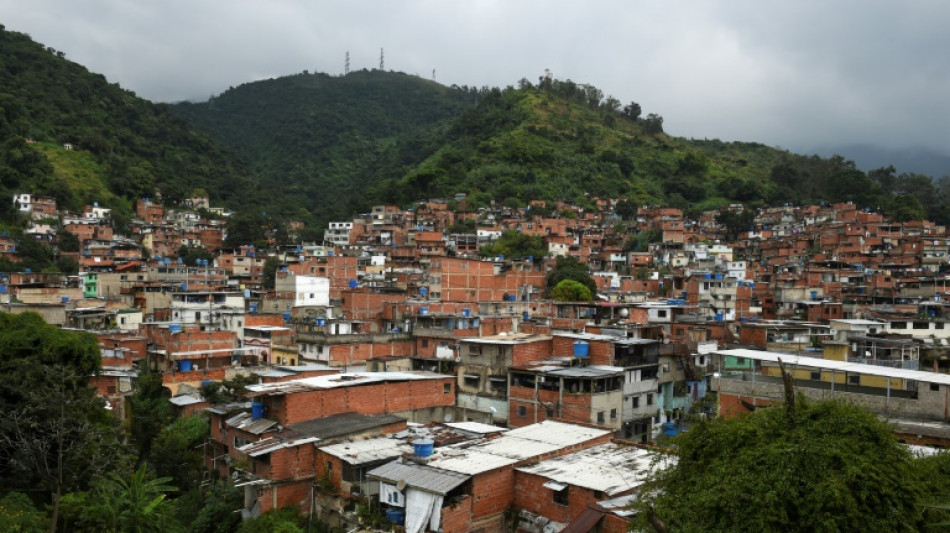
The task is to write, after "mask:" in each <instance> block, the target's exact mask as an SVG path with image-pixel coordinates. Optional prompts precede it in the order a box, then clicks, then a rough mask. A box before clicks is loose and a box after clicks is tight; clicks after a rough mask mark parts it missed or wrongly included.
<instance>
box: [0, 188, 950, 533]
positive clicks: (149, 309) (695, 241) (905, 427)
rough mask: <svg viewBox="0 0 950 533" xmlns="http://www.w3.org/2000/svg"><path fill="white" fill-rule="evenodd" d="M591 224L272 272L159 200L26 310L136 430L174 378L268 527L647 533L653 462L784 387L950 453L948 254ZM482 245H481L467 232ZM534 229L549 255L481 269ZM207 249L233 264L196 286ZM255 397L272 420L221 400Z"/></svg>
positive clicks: (918, 233)
mask: <svg viewBox="0 0 950 533" xmlns="http://www.w3.org/2000/svg"><path fill="white" fill-rule="evenodd" d="M14 202H15V204H16V207H17V209H18V210H20V211H22V212H23V213H24V214H26V213H31V216H32V218H33V219H34V220H36V221H37V223H39V222H41V221H45V220H47V219H49V218H50V217H54V216H57V212H56V210H55V203H54V204H53V205H50V204H49V201H46V200H44V199H37V198H35V197H31V196H30V195H17V197H15V199H14ZM591 204H592V205H594V206H596V208H595V209H590V208H588V209H583V208H580V207H578V206H573V205H567V204H560V203H559V204H558V205H556V206H544V205H541V204H540V203H535V204H533V205H532V206H531V208H529V209H527V210H526V209H514V208H508V207H497V208H496V207H491V208H482V209H479V210H473V211H471V212H467V211H466V209H465V206H464V199H463V198H459V199H457V200H453V201H428V202H424V203H420V204H418V205H417V206H415V207H414V208H413V209H410V210H406V209H400V208H399V207H396V206H377V207H374V208H373V209H372V211H371V212H370V213H366V214H363V215H361V216H359V217H356V218H354V219H353V220H352V221H345V222H331V223H330V224H329V227H328V228H327V231H326V233H325V238H324V241H323V242H322V243H314V244H305V243H302V244H300V245H291V246H273V247H271V248H270V249H268V250H260V249H256V248H254V247H253V246H251V245H250V244H248V245H246V246H241V247H239V248H236V249H225V248H223V247H222V243H223V242H224V237H225V236H226V232H227V226H226V220H227V217H226V216H224V215H225V213H220V212H218V214H219V215H221V216H220V218H218V219H214V220H208V219H205V218H202V216H199V214H198V213H201V214H202V215H207V214H208V213H212V212H215V211H214V210H212V208H210V207H209V206H208V204H207V200H206V199H203V198H196V199H194V200H192V201H191V202H190V205H189V206H186V208H183V209H180V210H169V211H168V212H166V211H165V210H164V208H163V207H162V206H161V205H159V204H156V203H153V202H151V201H149V200H147V199H142V200H140V201H139V202H138V203H137V210H136V214H137V218H136V219H135V220H134V221H133V222H132V224H131V227H130V229H129V235H130V237H120V236H117V235H115V234H114V233H113V231H114V230H113V229H112V226H111V224H110V223H109V222H108V218H109V213H108V210H102V209H99V208H97V207H96V206H91V207H90V208H87V210H86V212H84V213H83V215H82V216H79V217H74V216H69V215H59V216H60V217H61V218H60V228H61V231H67V232H70V233H73V234H75V235H76V236H77V237H79V241H80V251H79V252H77V254H78V257H79V258H81V272H80V275H79V276H77V277H67V276H64V275H62V274H54V273H30V272H18V273H15V272H11V273H6V274H3V275H2V277H0V308H2V310H3V311H6V312H25V311H34V312H39V313H41V314H42V315H43V316H44V318H45V319H46V320H47V321H48V322H51V323H54V324H59V325H62V326H63V327H68V328H78V329H84V330H88V331H91V332H92V333H94V334H95V335H97V337H98V339H99V344H100V346H101V348H102V354H103V366H104V371H103V372H102V373H101V374H100V375H98V376H96V377H94V378H93V380H94V383H95V385H96V386H97V388H98V390H99V392H100V394H101V395H102V396H103V397H104V398H106V399H107V400H108V401H109V404H110V407H111V408H112V409H113V411H114V412H115V413H116V415H117V416H120V417H126V416H129V415H130V413H129V412H128V411H129V409H128V406H127V403H126V400H127V399H128V397H129V396H130V395H131V394H132V393H133V392H134V386H135V380H136V377H137V376H138V375H139V374H140V373H142V372H146V371H151V372H160V373H161V374H162V377H163V382H164V384H165V386H166V387H167V388H168V390H169V391H170V394H171V399H170V401H171V402H172V404H173V405H174V406H175V407H176V409H178V410H179V412H180V413H182V414H191V413H195V412H199V411H201V412H204V413H206V414H207V415H208V416H210V419H211V435H210V438H209V443H208V446H207V454H206V457H207V462H208V468H209V470H211V471H216V472H218V473H219V474H220V475H222V476H228V477H229V478H230V479H231V480H232V481H233V482H234V484H235V485H237V486H241V487H244V490H245V494H246V498H245V506H244V510H243V512H244V513H245V515H246V516H255V515H256V514H258V513H260V512H263V511H266V510H267V509H271V508H275V507H280V506H283V505H287V504H295V505H298V506H299V507H300V509H301V511H302V512H305V513H308V514H310V515H312V516H314V517H315V518H318V519H320V520H323V521H325V522H328V523H331V524H336V525H342V526H346V527H348V528H349V529H352V528H355V527H360V526H361V525H362V527H369V525H370V524H371V523H375V522H373V521H374V520H382V521H383V522H386V521H388V522H392V523H398V524H400V525H401V527H404V528H405V530H406V531H408V532H411V533H417V532H421V531H443V532H445V533H454V532H463V531H502V530H510V529H513V528H517V529H520V530H524V531H531V532H551V533H555V532H558V531H566V532H571V533H573V532H582V531H592V530H595V528H597V529H596V530H598V531H618V532H619V531H624V530H625V529H626V527H627V525H628V520H629V518H630V512H631V511H630V510H629V504H630V503H631V501H632V500H633V498H635V496H636V493H637V491H638V489H639V487H640V485H641V484H642V483H643V481H644V480H645V479H646V478H647V477H648V476H649V475H650V474H651V473H652V472H654V471H655V470H656V469H658V468H665V467H667V466H668V465H669V463H670V462H671V461H674V460H675V459H672V458H668V457H667V458H663V456H658V455H657V454H656V453H655V452H654V451H653V450H654V445H655V444H656V443H657V442H660V443H662V442H663V440H664V438H666V437H668V436H673V435H676V434H678V433H679V432H681V431H687V430H688V428H689V425H690V424H691V423H694V422H695V421H697V420H701V419H704V418H706V417H709V416H734V415H736V414H738V413H741V412H748V411H753V410H755V409H760V408H763V407H766V406H769V405H771V404H774V403H777V402H780V401H781V400H782V398H783V384H782V378H781V376H780V374H779V370H778V365H779V361H780V360H781V362H783V363H784V364H785V366H786V368H789V369H790V371H791V372H792V375H793V378H794V381H795V384H796V386H797V388H798V390H799V391H801V392H803V393H804V394H807V395H810V396H813V397H817V398H825V397H842V398H848V399H849V400H850V401H853V402H856V403H860V404H862V405H866V406H867V407H868V408H870V409H872V410H873V411H874V412H876V413H878V414H879V415H880V416H882V417H884V418H886V419H888V420H889V421H890V423H891V424H892V427H893V428H894V432H895V434H897V435H898V436H899V438H901V439H902V440H904V441H905V442H908V443H912V444H929V445H936V446H946V445H947V444H948V443H950V374H948V373H947V369H948V367H950V359H948V351H950V343H948V339H950V328H946V327H945V324H946V319H945V317H946V314H947V313H948V312H950V309H948V307H947V298H948V297H950V294H948V292H950V291H948V287H947V281H948V277H947V271H948V270H950V263H948V257H947V252H948V250H950V242H948V238H947V234H946V228H944V227H942V226H935V225H934V224H932V223H928V222H920V221H918V222H906V223H894V222H890V221H888V220H886V219H885V218H884V217H882V216H881V215H879V214H877V213H873V212H870V211H867V210H861V209H859V208H858V207H857V206H855V205H852V204H833V205H816V206H808V207H791V206H786V207H778V208H768V209H763V210H760V211H758V212H757V213H756V216H755V221H754V223H753V224H751V225H750V226H749V227H746V228H740V230H739V231H738V232H736V231H735V228H732V232H731V233H730V232H729V231H728V230H727V228H725V227H724V226H723V225H722V224H720V223H718V222H717V213H714V212H710V213H704V214H703V215H702V216H700V217H699V219H697V220H689V219H687V218H685V217H684V215H683V212H682V211H681V210H678V209H672V208H660V207H642V208H640V209H638V210H636V213H635V214H634V213H629V212H628V210H626V209H624V210H623V212H624V213H626V216H625V217H624V216H621V215H620V214H618V212H619V211H621V210H620V209H618V207H619V204H618V202H616V201H613V200H598V199H591ZM199 208H200V209H199ZM536 208H537V209H536ZM552 208H553V209H552ZM742 209H743V208H742V206H732V207H730V208H727V209H726V210H725V211H740V210H742ZM537 213H548V214H544V215H541V214H537ZM468 218H472V219H475V231H474V233H472V232H470V231H469V232H465V233H453V230H458V229H460V228H464V224H460V223H461V222H463V221H464V220H465V219H468ZM720 219H721V218H720ZM34 227H35V226H34ZM107 228H108V229H107ZM510 230H516V231H518V232H520V233H523V234H528V235H537V236H540V237H542V239H543V242H544V243H545V245H546V246H547V248H548V252H549V253H548V255H547V256H546V257H525V258H510V257H508V258H506V257H480V256H479V250H480V248H481V247H482V246H483V245H484V244H487V243H489V242H492V241H494V240H497V239H498V238H500V237H501V236H502V235H503V234H504V232H506V231H510ZM730 234H732V235H735V234H737V235H738V236H737V238H733V239H729V238H728V236H729V235H730ZM29 235H36V237H37V238H41V239H43V238H47V237H43V236H41V234H40V233H37V232H34V233H31V234H29ZM647 235H649V236H650V238H649V239H644V238H642V237H643V236H647ZM637 236H639V237H640V238H636V237H637ZM51 242H56V239H55V237H52V238H51ZM182 244H184V245H188V246H199V245H200V246H202V247H204V248H205V249H207V250H209V251H211V252H212V253H213V254H214V257H215V259H214V260H213V261H208V262H204V261H198V264H194V265H189V264H183V263H182V262H180V261H178V259H177V258H176V257H175V254H176V253H177V250H178V248H179V247H180V246H181V245H182ZM14 246H15V244H14ZM124 250H125V251H129V253H128V254H126V253H125V252H124ZM6 253H10V254H12V255H14V256H15V249H13V250H8V252H6ZM558 256H572V257H574V258H576V259H578V260H579V261H580V262H582V263H584V264H587V265H589V266H590V269H591V275H592V277H593V279H594V281H595V283H596V285H597V291H596V292H597V294H596V296H595V298H594V299H593V300H592V301H582V302H566V301H555V300H551V299H548V298H547V297H546V294H547V291H548V289H549V287H547V281H546V280H547V274H548V273H549V272H551V270H552V269H553V268H554V267H555V260H556V257H558ZM146 257H147V258H148V259H145V258H146ZM268 257H276V258H277V259H278V260H279V264H280V266H279V267H278V269H277V272H275V273H274V282H273V283H274V285H273V288H270V287H268V288H264V286H263V284H262V280H263V277H264V263H265V261H266V260H267V258H268ZM238 376H250V377H251V378H252V380H253V381H254V383H255V384H253V385H250V386H249V387H248V388H247V390H248V399H249V400H250V401H248V402H239V403H233V404H210V403H209V402H207V401H206V400H205V398H203V397H202V396H201V387H202V385H203V384H207V383H209V382H221V381H225V380H232V379H234V378H236V377H238ZM368 502H371V505H368V506H367V503H368ZM366 509H370V510H371V512H367V511H366ZM372 513H375V515H372ZM374 516H375V518H374ZM380 523H382V522H380Z"/></svg>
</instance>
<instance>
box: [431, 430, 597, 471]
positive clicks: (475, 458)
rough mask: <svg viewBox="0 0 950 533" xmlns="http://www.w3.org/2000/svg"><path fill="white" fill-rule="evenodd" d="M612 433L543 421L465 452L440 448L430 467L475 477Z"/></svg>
mask: <svg viewBox="0 0 950 533" xmlns="http://www.w3.org/2000/svg"><path fill="white" fill-rule="evenodd" d="M609 434H610V431H609V430H605V429H598V428H592V427H587V426H580V425H577V424H568V423H565V422H558V421H555V420H544V421H542V422H539V423H537V424H531V425H530V426H524V427H520V428H517V429H512V430H509V431H508V432H507V433H505V434H504V435H502V436H500V437H497V438H495V439H492V440H490V441H488V442H486V443H484V444H479V445H476V446H469V447H466V448H464V449H460V448H453V447H451V446H445V447H442V448H440V449H439V451H440V453H441V457H439V458H436V459H434V460H432V461H430V462H429V464H430V465H431V466H435V467H438V468H441V469H444V470H451V471H453V472H459V473H462V474H469V475H474V474H478V473H481V472H488V471H490V470H494V469H496V468H499V467H502V466H507V465H511V464H515V463H517V462H520V461H523V460H525V459H530V458H532V457H540V456H542V455H545V454H548V453H552V452H556V451H558V450H561V449H564V448H568V447H572V446H576V445H578V444H581V443H584V442H587V441H589V440H591V439H595V438H598V437H602V436H604V435H609Z"/></svg>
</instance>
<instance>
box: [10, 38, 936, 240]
mask: <svg viewBox="0 0 950 533" xmlns="http://www.w3.org/2000/svg"><path fill="white" fill-rule="evenodd" d="M0 28H2V27H0ZM641 115H642V113H641V110H640V106H639V105H637V104H635V103H630V104H628V105H626V106H623V105H622V104H621V103H620V102H618V101H617V100H615V99H613V98H610V97H608V98H604V97H603V94H602V93H601V92H600V91H599V90H597V89H596V88H595V87H593V86H590V85H581V84H576V83H574V82H571V81H569V80H568V81H559V80H553V79H549V78H544V79H542V80H540V82H539V84H538V85H537V86H534V85H532V84H530V83H528V82H527V80H522V81H521V83H520V84H519V88H517V89H515V88H511V87H509V88H506V89H488V88H482V89H478V90H475V89H470V88H467V87H463V88H458V87H454V86H453V87H445V86H442V85H439V84H437V83H434V82H432V81H429V80H424V79H422V78H419V77H417V76H410V75H407V74H402V73H394V72H383V71H359V72H353V73H350V74H348V75H346V76H329V75H326V74H310V73H306V72H305V73H302V74H296V75H292V76H285V77H281V78H277V79H271V80H264V81H258V82H251V83H246V84H244V85H241V86H239V87H237V88H232V89H229V90H227V91H225V92H224V93H223V94H221V95H219V96H216V97H213V98H211V99H209V100H208V101H207V102H203V103H180V104H175V105H165V104H153V103H150V102H148V101H146V100H143V99H140V98H138V97H136V96H135V95H134V94H133V93H131V92H129V91H126V90H123V89H121V88H120V87H118V86H117V85H115V84H110V83H108V82H107V81H106V79H105V78H104V77H103V76H101V75H98V74H94V73H90V72H88V71H87V70H86V69H85V68H83V67H82V66H80V65H77V64H75V63H72V62H70V61H68V60H66V59H65V57H64V54H63V53H62V52H57V51H56V50H52V49H49V48H44V47H43V46H42V45H40V44H38V43H35V42H33V41H32V40H30V38H29V37H28V36H26V35H23V34H20V33H16V32H10V31H4V30H2V29H0V197H2V195H7V197H8V198H9V197H10V195H11V194H13V193H14V192H17V191H30V192H34V193H39V194H47V195H51V196H53V197H55V198H57V200H59V202H60V204H61V205H62V206H65V207H66V208H69V209H78V208H79V207H80V206H81V205H83V204H84V203H89V202H92V201H99V202H101V203H104V204H105V205H106V206H109V207H113V208H114V209H116V211H117V213H118V214H119V215H122V214H127V213H128V211H129V207H130V205H131V202H130V200H131V199H133V198H136V197H140V196H153V197H154V196H156V194H157V193H159V192H160V193H161V195H162V198H163V200H164V201H165V202H166V203H172V204H173V203H174V202H175V201H176V200H179V199H182V198H184V197H186V196H187V195H188V194H190V193H191V192H192V191H193V190H194V189H196V188H203V189H205V190H207V191H208V192H209V193H210V195H211V197H212V199H213V200H214V201H215V202H218V203H223V204H224V205H227V206H230V207H234V208H237V209H238V210H239V211H240V212H242V213H243V214H244V215H245V216H246V217H248V218H249V220H248V221H247V222H249V225H250V226H252V227H261V226H267V225H271V224H272V223H273V222H275V221H279V220H287V219H296V220H302V221H304V222H306V223H307V225H308V229H309V230H311V231H308V232H306V233H305V234H304V235H305V236H307V237H310V238H313V237H316V236H317V235H319V233H320V229H321V228H322V227H324V223H325V222H326V220H327V219H329V218H338V217H344V218H345V217H348V216H350V215H351V214H352V213H353V212H354V211H356V210H362V209H365V208H366V207H368V206H369V205H371V204H373V203H378V202H392V203H399V204H403V205H406V204H408V203H410V202H412V201H414V200H417V199H421V198H426V197H451V196H453V195H455V194H456V193H465V194H467V195H468V198H469V205H470V206H478V205H484V204H486V203H488V202H489V201H490V200H495V201H497V202H504V203H507V204H509V205H523V204H525V203H527V202H528V201H530V200H532V199H545V200H556V199H564V200H569V201H574V202H578V203H581V204H584V203H585V202H587V201H588V198H589V197H590V196H601V197H625V198H628V199H629V200H631V202H633V203H634V204H640V203H646V202H650V203H661V204H666V205H673V206H679V207H683V208H687V209H691V210H693V211H698V210H700V209H705V208H713V207H718V206H722V205H726V204H728V203H731V202H736V201H739V202H743V203H747V204H752V205H764V204H781V203H786V202H794V203H809V202H821V201H824V202H835V201H853V202H855V203H856V204H858V205H860V206H862V207H870V208H872V209H879V210H881V211H884V212H885V213H888V214H890V215H892V216H894V217H895V218H897V219H911V218H924V217H926V218H930V219H931V220H934V221H937V222H939V223H950V179H947V178H944V179H941V180H938V181H937V182H934V181H933V180H932V179H930V178H929V177H927V176H920V175H914V174H902V175H895V172H894V170H893V168H884V169H878V170H874V171H871V172H868V173H864V172H862V171H860V170H858V169H856V168H855V166H854V164H853V163H851V162H849V161H846V160H844V159H842V158H840V157H832V158H819V157H817V156H810V157H805V156H801V155H796V154H792V153H789V152H786V151H782V150H778V149H774V148H770V147H767V146H764V145H762V144H758V143H739V142H721V141H718V140H689V139H682V138H675V137H671V136H668V135H666V134H665V133H663V127H662V124H663V119H662V117H660V116H659V115H655V114H649V115H646V116H641ZM196 128H197V129H196ZM199 129H200V130H203V132H204V133H199V132H198V130H199ZM28 140H33V141H36V142H32V143H31V142H28ZM64 143H70V144H72V145H73V146H74V147H75V148H76V149H75V150H74V151H72V152H67V151H65V150H63V149H62V145H63V144H64ZM223 146H226V148H225V147H223ZM9 211H10V202H5V201H0V215H3V214H4V213H9ZM265 212H266V213H267V215H266V216H264V215H263V213H265Z"/></svg>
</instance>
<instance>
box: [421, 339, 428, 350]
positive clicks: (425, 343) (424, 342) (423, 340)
mask: <svg viewBox="0 0 950 533" xmlns="http://www.w3.org/2000/svg"><path fill="white" fill-rule="evenodd" d="M422 347H423V348H428V347H429V339H422Z"/></svg>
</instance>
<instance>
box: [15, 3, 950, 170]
mask: <svg viewBox="0 0 950 533" xmlns="http://www.w3.org/2000/svg"><path fill="white" fill-rule="evenodd" d="M948 22H950V2H947V1H945V0H932V1H923V0H920V1H917V0H903V1H900V2H897V1H877V0H854V1H833V0H795V1H787V0H786V1H782V2H777V1H775V2H772V1H764V0H719V1H717V0H682V1H675V0H671V1H667V0H656V1H634V0H618V1H592V0H574V1H572V2H565V1H560V0H547V1H539V0H496V1H487V0H486V1H481V0H465V1H450V0H429V1H425V0H386V1H383V0H380V1H365V0H345V1H343V0H341V1H338V2H324V1H314V0H310V1H307V0H298V1H288V0H254V1H252V0H163V1H156V0H152V1H147V0H74V1H69V2H67V1H65V0H0V23H2V24H4V25H5V26H6V28H7V30H14V31H20V32H24V33H28V34H30V36H31V37H32V38H33V39H34V40H36V41H39V42H41V43H43V44H45V45H46V46H52V47H53V48H56V49H57V50H61V51H63V52H65V53H66V57H67V58H69V59H71V60H73V61H76V62H78V63H81V64H82V65H84V66H86V67H87V68H88V69H89V70H91V71H94V72H99V73H102V74H104V75H105V76H106V77H107V78H108V79H109V81H111V82H117V83H119V84H120V85H121V86H122V87H124V88H126V89H130V90H132V91H135V92H136V93H137V94H138V95H140V96H143V97H146V98H149V99H151V100H154V101H163V102H174V101H180V100H184V99H202V100H204V99H206V98H207V97H208V96H210V95H213V94H218V93H220V92H222V91H224V90H226V89H227V88H228V87H229V86H233V85H238V84H240V83H244V82H247V81H253V80H259V79H263V78H269V77H275V76H281V75H286V74H293V73H297V72H301V71H303V70H309V71H311V72H312V71H321V72H328V73H331V74H341V73H342V72H343V65H344V56H345V54H346V52H347V51H349V53H350V64H351V69H353V70H355V69H360V68H375V67H378V65H379V53H380V48H385V68H386V69H387V70H397V71H403V72H408V73H412V74H419V75H421V76H424V77H431V75H432V70H433V69H435V70H436V79H437V80H438V81H439V82H441V83H444V84H453V83H454V84H458V85H477V86H482V85H493V86H502V85H515V84H516V83H517V81H518V80H519V79H521V78H522V77H526V78H528V79H529V80H531V81H532V82H534V81H537V78H538V76H539V75H541V74H542V73H543V72H544V69H546V68H547V69H550V70H551V71H552V73H553V74H554V76H555V77H556V78H559V79H568V78H570V79H572V80H574V81H576V82H584V83H591V84H593V85H596V86H597V87H599V88H601V89H602V90H603V91H604V93H605V94H606V95H613V96H615V97H617V98H618V99H620V100H621V101H622V102H624V103H626V102H629V101H631V100H633V101H637V102H639V103H640V104H641V105H642V107H643V109H644V112H645V113H650V112H655V113H659V114H660V115H662V116H663V117H664V119H665V122H664V125H665V128H666V131H667V132H668V133H671V134H674V135H680V136H684V137H694V138H703V137H707V138H719V139H722V140H748V141H758V142H763V143H766V144H769V145H773V146H781V147H784V148H789V149H794V150H801V149H811V148H813V147H816V146H821V145H847V144H856V143H873V144H877V145H880V146H884V147H888V148H904V147H909V146H917V147H930V148H932V149H935V150H938V151H940V152H942V153H945V154H946V153H948V152H950V31H948V30H947V27H946V26H947V24H948Z"/></svg>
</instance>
